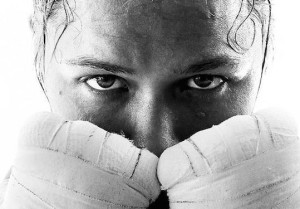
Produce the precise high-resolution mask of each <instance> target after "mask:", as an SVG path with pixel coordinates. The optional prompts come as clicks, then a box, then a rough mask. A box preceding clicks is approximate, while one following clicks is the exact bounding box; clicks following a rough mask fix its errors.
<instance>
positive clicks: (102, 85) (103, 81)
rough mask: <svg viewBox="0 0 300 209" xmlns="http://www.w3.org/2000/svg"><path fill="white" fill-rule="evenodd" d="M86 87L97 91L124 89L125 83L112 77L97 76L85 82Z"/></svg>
mask: <svg viewBox="0 0 300 209" xmlns="http://www.w3.org/2000/svg"><path fill="white" fill-rule="evenodd" d="M86 83H87V85H89V86H90V87H91V88H92V89H94V90H98V91H108V90H114V89H121V88H126V84H125V82H124V81H123V80H122V79H121V78H119V77H117V76H114V75H99V76H96V77H93V78H88V79H87V80H86Z"/></svg>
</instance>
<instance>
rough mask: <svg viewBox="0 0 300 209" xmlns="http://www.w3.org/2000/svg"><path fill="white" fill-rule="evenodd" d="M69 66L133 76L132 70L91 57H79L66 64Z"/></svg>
mask: <svg viewBox="0 0 300 209" xmlns="http://www.w3.org/2000/svg"><path fill="white" fill-rule="evenodd" d="M66 63H67V64H69V65H75V66H81V67H89V68H93V69H103V70H105V71H108V72H110V73H114V74H134V70H133V69H130V68H126V67H122V66H119V65H115V64H111V63H109V62H103V61H101V60H98V59H96V58H93V57H79V58H76V59H71V60H68V61H67V62H66Z"/></svg>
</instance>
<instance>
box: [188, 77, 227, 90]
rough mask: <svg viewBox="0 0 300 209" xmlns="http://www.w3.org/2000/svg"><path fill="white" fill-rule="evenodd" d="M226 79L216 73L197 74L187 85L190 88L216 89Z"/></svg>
mask: <svg viewBox="0 0 300 209" xmlns="http://www.w3.org/2000/svg"><path fill="white" fill-rule="evenodd" d="M224 82H225V81H224V79H223V78H221V77H220V76H215V75H197V76H194V77H192V78H190V79H188V81H187V85H188V87H190V88H195V89H200V90H207V89H214V88H216V87H218V86H220V85H221V84H223V83H224Z"/></svg>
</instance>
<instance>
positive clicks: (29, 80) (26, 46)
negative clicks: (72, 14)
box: [0, 0, 300, 178]
mask: <svg viewBox="0 0 300 209" xmlns="http://www.w3.org/2000/svg"><path fill="white" fill-rule="evenodd" d="M273 4H274V6H273V8H274V13H275V16H274V18H275V36H276V41H275V47H276V49H275V61H274V64H273V67H272V69H269V72H268V74H267V78H266V80H265V81H264V88H263V91H262V92H261V93H262V94H261V98H260V100H259V103H258V108H260V107H262V106H281V107H284V108H285V109H288V110H290V111H293V112H294V113H295V115H296V116H297V117H298V118H300V101H299V98H300V92H299V91H300V81H299V76H300V67H299V63H300V53H299V49H300V40H299V39H300V23H299V22H300V1H299V0H275V1H274V2H273ZM31 12H32V0H0V98H1V100H0V178H1V177H2V176H3V175H4V174H5V173H6V172H7V170H8V168H9V167H10V165H11V163H12V160H13V157H14V154H15V150H16V149H15V148H16V138H17V136H18V130H19V129H20V126H21V125H22V124H23V123H24V120H25V119H26V118H27V117H29V116H30V115H31V114H32V113H34V112H37V111H43V110H49V107H48V105H47V101H46V99H45V97H44V95H43V93H42V90H41V88H40V86H39V84H38V82H37V79H36V77H35V72H34V67H33V52H32V34H31V31H30V29H29V23H28V22H29V17H30V14H31Z"/></svg>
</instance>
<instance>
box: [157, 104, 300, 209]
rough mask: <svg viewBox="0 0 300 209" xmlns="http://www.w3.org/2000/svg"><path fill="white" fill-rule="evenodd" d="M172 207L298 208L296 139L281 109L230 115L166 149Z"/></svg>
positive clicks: (162, 174)
mask: <svg viewBox="0 0 300 209" xmlns="http://www.w3.org/2000/svg"><path fill="white" fill-rule="evenodd" d="M158 178H159V181H160V182H161V184H162V187H163V189H165V190H167V192H168V196H169V200H170V207H171V209H202V208H203V209H204V208H205V209H224V208H226V209H233V208H243V209H250V208H251V209H258V208H264V209H266V208H274V209H275V208H276V209H278V208H282V209H296V208H300V140H299V136H298V133H297V127H296V123H295V122H294V121H293V120H292V118H291V117H288V116H287V115H286V114H285V113H282V112H278V111H274V110H273V111H264V112H261V113H258V114H256V115H255V116H235V117H233V118H231V119H228V120H227V121H225V122H223V123H221V124H220V125H218V126H214V127H212V128H210V129H207V130H204V131H201V132H199V133H197V134H195V135H193V136H192V137H191V138H190V139H189V140H186V141H183V142H181V143H179V144H177V145H175V146H173V147H171V148H169V149H167V150H166V151H165V152H164V153H163V154H162V156H161V157H160V160H159V164H158Z"/></svg>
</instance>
